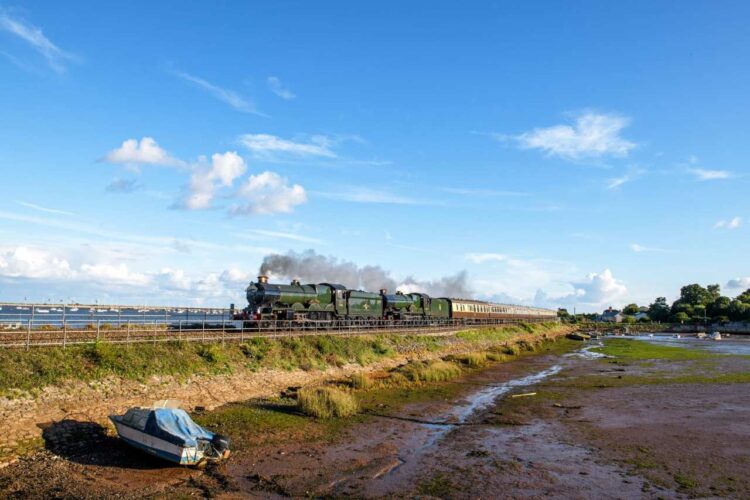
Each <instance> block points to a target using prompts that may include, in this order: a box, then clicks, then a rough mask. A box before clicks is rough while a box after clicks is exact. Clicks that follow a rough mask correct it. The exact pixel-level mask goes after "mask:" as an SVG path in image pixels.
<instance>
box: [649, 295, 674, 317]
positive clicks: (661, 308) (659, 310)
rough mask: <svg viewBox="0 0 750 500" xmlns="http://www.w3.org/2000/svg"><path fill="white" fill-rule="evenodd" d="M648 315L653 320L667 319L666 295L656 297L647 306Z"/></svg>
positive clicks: (667, 305)
mask: <svg viewBox="0 0 750 500" xmlns="http://www.w3.org/2000/svg"><path fill="white" fill-rule="evenodd" d="M648 317H649V318H651V319H652V320H653V321H667V320H668V319H669V304H667V299H666V297H657V298H656V300H655V301H654V303H653V304H651V305H650V306H648Z"/></svg>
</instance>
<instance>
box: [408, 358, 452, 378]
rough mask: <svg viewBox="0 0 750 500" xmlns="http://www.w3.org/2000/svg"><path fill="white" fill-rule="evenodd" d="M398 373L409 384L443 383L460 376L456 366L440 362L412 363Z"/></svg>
mask: <svg viewBox="0 0 750 500" xmlns="http://www.w3.org/2000/svg"><path fill="white" fill-rule="evenodd" d="M398 371H399V373H401V374H402V375H403V376H404V377H406V379H407V380H409V381H411V382H445V381H447V380H452V379H454V378H456V377H458V376H460V375H461V368H460V367H459V366H458V365H457V364H455V363H452V362H450V361H442V360H439V361H428V362H412V363H409V364H407V365H405V366H403V367H401V368H399V370H398Z"/></svg>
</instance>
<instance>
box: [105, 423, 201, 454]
mask: <svg viewBox="0 0 750 500" xmlns="http://www.w3.org/2000/svg"><path fill="white" fill-rule="evenodd" d="M110 420H112V423H113V424H115V428H116V429H117V434H118V435H119V436H120V439H122V440H123V441H125V442H126V443H128V444H129V445H131V446H133V447H134V448H138V449H139V450H142V451H144V452H146V453H148V454H150V455H153V456H156V457H159V458H161V459H164V460H168V461H170V462H173V463H176V464H180V465H198V464H199V463H201V462H202V461H203V459H204V458H205V455H204V453H203V451H201V450H199V449H198V448H196V447H195V446H189V447H186V446H179V445H176V444H174V443H170V442H168V441H165V440H163V439H159V438H157V437H155V436H152V435H150V434H147V433H145V432H143V431H141V430H139V429H135V428H133V427H130V426H127V425H125V424H123V423H122V422H118V421H117V420H116V419H114V418H110Z"/></svg>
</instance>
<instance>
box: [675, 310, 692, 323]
mask: <svg viewBox="0 0 750 500" xmlns="http://www.w3.org/2000/svg"><path fill="white" fill-rule="evenodd" d="M674 320H675V321H676V322H677V323H684V322H685V321H690V316H688V315H687V313H685V312H678V313H677V314H675V315H674Z"/></svg>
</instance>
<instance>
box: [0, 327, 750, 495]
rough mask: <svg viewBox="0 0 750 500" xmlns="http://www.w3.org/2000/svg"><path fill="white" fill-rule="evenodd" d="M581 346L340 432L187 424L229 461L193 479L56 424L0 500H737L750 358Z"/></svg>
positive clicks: (12, 470)
mask: <svg viewBox="0 0 750 500" xmlns="http://www.w3.org/2000/svg"><path fill="white" fill-rule="evenodd" d="M605 342H608V341H605ZM617 342H622V340H618V341H617ZM581 345H582V344H580V343H577V344H576V343H573V342H571V341H558V342H556V343H551V344H546V345H544V346H543V347H542V348H540V349H539V350H538V351H537V353H536V354H535V355H522V356H518V357H514V361H509V362H505V363H493V364H490V365H489V366H488V367H485V368H482V369H476V370H465V371H464V375H463V376H462V377H460V378H459V379H456V380H453V381H449V382H440V383H424V384H420V385H415V386H401V387H395V388H394V387H384V388H377V386H376V387H375V388H369V389H362V390H358V391H355V394H356V396H357V397H358V399H359V400H360V404H361V407H362V409H363V414H362V415H360V416H357V417H354V418H351V419H348V420H344V419H331V420H314V419H310V418H308V417H305V416H304V415H301V414H299V413H298V412H297V410H296V407H295V406H294V405H293V403H290V402H288V401H286V400H284V399H279V398H263V399H254V400H249V401H245V402H242V403H232V404H228V405H225V406H222V407H219V408H217V409H216V410H214V411H211V412H207V413H205V414H200V415H197V416H196V418H197V419H198V421H199V422H200V423H202V424H203V425H206V426H207V427H209V428H211V429H212V430H215V431H218V432H222V433H227V434H229V435H231V436H232V438H233V440H234V446H233V449H234V454H233V456H232V457H231V458H230V459H229V460H228V461H227V462H225V463H222V464H220V465H218V466H215V467H209V468H208V469H206V470H205V471H200V470H192V469H185V468H180V467H171V466H169V465H166V464H163V463H161V462H158V461H156V460H152V459H150V458H148V457H146V456H144V455H142V454H140V453H138V452H136V451H134V450H131V449H129V448H128V447H127V446H125V445H123V444H122V443H120V442H119V441H118V440H117V439H116V438H114V437H112V436H111V435H110V434H108V433H107V432H106V431H105V429H104V428H102V427H100V426H97V425H96V424H92V423H85V422H74V421H68V422H62V423H58V424H56V426H57V427H56V429H55V431H56V432H55V433H54V434H52V435H51V436H50V437H49V438H48V439H47V451H45V452H42V453H38V454H36V455H34V456H32V457H30V458H26V459H24V460H23V461H22V462H20V463H18V464H15V465H13V466H11V467H8V468H6V469H4V470H3V471H0V487H1V488H3V491H4V492H5V495H6V496H15V497H24V498H26V497H45V498H47V497H60V498H62V497H76V498H81V497H103V496H107V497H112V496H120V497H143V496H153V497H166V496H169V497H170V498H172V497H178V498H179V497H219V498H274V497H289V496H292V497H301V496H321V497H341V496H354V497H370V498H377V497H396V498H401V497H415V496H423V497H439V498H497V497H511V498H515V497H531V498H540V497H550V496H551V497H556V498H683V497H684V498H688V497H697V496H700V497H706V496H711V497H735V498H747V497H748V496H749V495H750V478H748V476H747V474H746V470H747V466H748V465H750V463H748V462H749V461H750V458H749V456H748V450H750V446H749V445H750V418H748V417H750V402H748V400H747V397H746V396H747V394H748V389H750V387H748V386H749V385H750V384H748V374H750V359H748V357H743V356H723V355H713V354H712V355H705V356H703V355H702V356H697V357H696V356H690V355H686V356H684V359H683V358H682V357H680V356H681V352H680V351H668V354H669V355H668V356H665V355H663V354H660V356H661V357H657V358H654V359H651V358H649V357H648V356H646V357H643V358H635V359H634V358H630V359H629V358H627V357H624V358H621V357H616V358H600V359H594V358H592V357H591V356H589V354H588V348H586V349H585V350H584V351H583V352H581V351H580V347H581ZM381 376H384V373H381V372H374V373H373V374H372V379H373V380H378V378H379V377H381ZM514 396H515V397H514ZM52 436H59V437H58V438H52ZM78 443H80V444H78Z"/></svg>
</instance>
